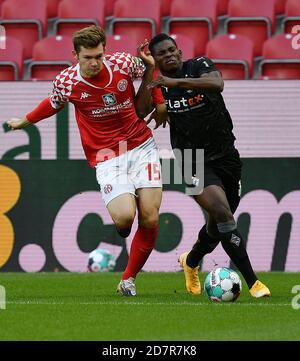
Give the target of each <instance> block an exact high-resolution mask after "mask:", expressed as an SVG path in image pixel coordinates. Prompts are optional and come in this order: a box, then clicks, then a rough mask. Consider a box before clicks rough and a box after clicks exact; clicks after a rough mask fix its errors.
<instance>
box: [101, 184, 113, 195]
mask: <svg viewBox="0 0 300 361" xmlns="http://www.w3.org/2000/svg"><path fill="white" fill-rule="evenodd" d="M112 190H113V187H112V185H111V184H106V185H105V186H104V188H103V191H104V193H105V194H109V193H110V192H111V191H112Z"/></svg>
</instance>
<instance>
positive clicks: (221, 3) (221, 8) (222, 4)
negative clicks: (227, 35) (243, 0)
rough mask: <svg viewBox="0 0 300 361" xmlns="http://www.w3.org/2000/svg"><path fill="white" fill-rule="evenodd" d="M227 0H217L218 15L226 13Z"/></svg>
mask: <svg viewBox="0 0 300 361" xmlns="http://www.w3.org/2000/svg"><path fill="white" fill-rule="evenodd" d="M228 3H229V0H218V8H217V9H218V16H220V15H225V14H228Z"/></svg>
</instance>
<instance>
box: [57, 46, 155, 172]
mask: <svg viewBox="0 0 300 361" xmlns="http://www.w3.org/2000/svg"><path fill="white" fill-rule="evenodd" d="M144 71H145V65H144V63H143V62H142V60H141V59H139V58H137V57H134V56H132V55H130V54H126V53H115V54H112V55H106V56H105V59H104V62H103V68H102V70H101V71H100V73H99V74H98V75H97V76H96V77H94V78H89V79H87V78H83V77H82V76H81V74H80V68H79V64H76V65H73V66H71V67H69V68H67V69H65V70H63V71H62V72H61V73H60V74H59V75H58V76H57V77H56V79H55V81H54V82H53V89H52V92H51V94H50V102H51V105H52V107H53V108H54V109H59V108H60V107H62V106H63V105H64V103H65V102H71V103H73V104H74V106H75V114H76V121H77V124H78V127H79V131H80V136H81V142H82V146H83V149H84V152H85V155H86V158H87V160H88V161H89V164H90V165H91V166H92V167H94V166H95V165H96V164H97V163H98V162H101V161H103V160H105V159H107V158H111V157H113V156H118V155H119V154H120V153H121V152H123V151H124V147H125V148H126V147H127V148H126V149H127V150H130V149H133V148H135V147H137V146H139V145H140V144H142V143H143V142H145V141H146V140H147V139H148V138H149V137H150V136H151V135H152V132H151V130H150V129H149V128H148V127H147V125H146V122H145V121H144V120H143V119H140V118H139V117H138V116H137V114H136V111H135V107H134V96H135V91H134V86H133V80H134V79H136V78H139V77H142V76H143V74H144ZM120 143H121V144H122V146H121V148H122V149H123V150H122V151H120V146H119V144H120Z"/></svg>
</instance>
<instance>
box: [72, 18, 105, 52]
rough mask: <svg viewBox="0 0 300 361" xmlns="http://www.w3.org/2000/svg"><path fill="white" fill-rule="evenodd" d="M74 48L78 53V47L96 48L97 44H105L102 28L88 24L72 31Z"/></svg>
mask: <svg viewBox="0 0 300 361" xmlns="http://www.w3.org/2000/svg"><path fill="white" fill-rule="evenodd" d="M72 41H73V45H74V50H75V51H76V53H77V54H79V53H80V47H81V46H83V47H84V48H86V49H92V48H96V47H97V46H98V45H100V44H102V45H103V46H105V45H106V35H105V32H104V30H103V29H102V28H100V27H99V26H96V25H92V26H88V27H86V28H83V29H81V30H79V31H76V33H74V35H73V38H72Z"/></svg>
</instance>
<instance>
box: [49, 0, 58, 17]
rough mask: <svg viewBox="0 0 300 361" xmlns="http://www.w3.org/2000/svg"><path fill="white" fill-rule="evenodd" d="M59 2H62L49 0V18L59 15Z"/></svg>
mask: <svg viewBox="0 0 300 361" xmlns="http://www.w3.org/2000/svg"><path fill="white" fill-rule="evenodd" d="M59 3H60V0H47V17H48V18H55V17H57V11H58V4H59Z"/></svg>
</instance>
